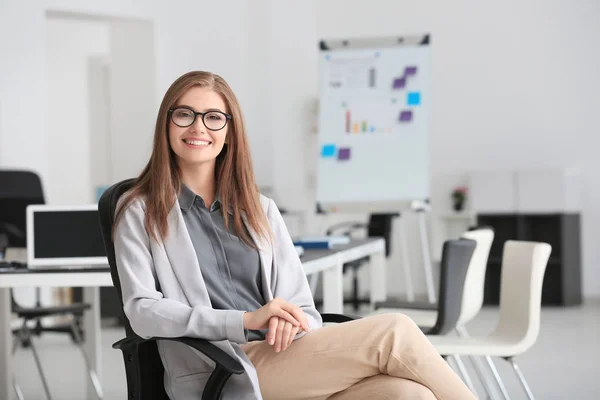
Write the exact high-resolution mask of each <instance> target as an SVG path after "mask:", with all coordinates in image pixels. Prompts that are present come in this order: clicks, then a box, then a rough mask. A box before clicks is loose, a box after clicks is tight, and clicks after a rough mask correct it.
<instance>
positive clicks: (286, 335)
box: [266, 317, 302, 353]
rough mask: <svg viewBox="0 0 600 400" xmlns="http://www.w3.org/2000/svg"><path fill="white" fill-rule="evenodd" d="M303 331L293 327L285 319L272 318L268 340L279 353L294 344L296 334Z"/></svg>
mask: <svg viewBox="0 0 600 400" xmlns="http://www.w3.org/2000/svg"><path fill="white" fill-rule="evenodd" d="M301 330H302V328H300V327H299V326H294V325H292V324H291V323H289V322H288V321H286V320H285V319H283V318H279V317H271V319H270V320H269V332H268V333H267V337H266V340H267V343H269V344H270V345H271V346H273V348H274V349H275V352H277V353H279V352H280V351H283V350H285V349H287V348H288V346H289V345H290V344H292V342H293V341H294V338H295V337H296V334H297V333H298V332H300V331H301Z"/></svg>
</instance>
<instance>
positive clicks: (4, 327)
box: [0, 267, 113, 400]
mask: <svg viewBox="0 0 600 400" xmlns="http://www.w3.org/2000/svg"><path fill="white" fill-rule="evenodd" d="M112 285H113V284H112V279H111V277H110V271H109V269H108V267H106V268H94V269H92V268H86V269H52V270H50V269H47V270H43V271H42V270H36V271H30V270H26V269H25V270H17V271H11V272H2V273H0V399H7V400H13V399H15V398H16V395H15V391H14V389H13V382H12V377H13V370H12V368H13V366H12V346H13V337H12V332H11V328H10V325H11V324H10V321H11V318H12V316H11V301H10V289H11V288H15V287H79V286H81V287H83V288H84V289H83V301H84V302H86V303H89V304H91V306H92V307H91V309H89V310H88V311H86V312H85V313H84V317H83V321H84V324H83V329H84V331H85V343H84V346H85V351H86V352H87V354H88V356H89V358H90V363H91V365H92V367H93V368H94V369H95V370H96V373H97V374H98V379H99V380H100V382H102V368H101V365H102V362H101V355H102V351H101V349H100V344H101V343H102V341H101V338H100V287H101V286H112ZM81 363H82V366H83V359H82V360H81ZM35 376H36V377H37V376H38V375H37V374H35ZM32 379H35V377H33V378H32ZM88 399H96V395H95V392H94V387H93V386H92V385H91V384H89V382H88Z"/></svg>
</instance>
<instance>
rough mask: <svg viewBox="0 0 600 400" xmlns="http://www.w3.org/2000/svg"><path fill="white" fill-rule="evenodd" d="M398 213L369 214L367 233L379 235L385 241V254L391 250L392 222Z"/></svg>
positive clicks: (370, 235)
mask: <svg viewBox="0 0 600 400" xmlns="http://www.w3.org/2000/svg"><path fill="white" fill-rule="evenodd" d="M398 216H400V214H399V213H383V214H370V215H369V225H368V226H367V235H368V236H369V237H381V238H383V240H384V241H385V255H386V257H389V256H390V253H391V251H392V248H391V243H392V222H393V220H394V217H398Z"/></svg>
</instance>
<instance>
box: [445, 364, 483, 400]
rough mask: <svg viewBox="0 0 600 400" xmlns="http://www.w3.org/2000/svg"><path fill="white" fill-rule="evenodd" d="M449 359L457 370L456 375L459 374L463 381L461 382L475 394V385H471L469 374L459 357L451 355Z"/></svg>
mask: <svg viewBox="0 0 600 400" xmlns="http://www.w3.org/2000/svg"><path fill="white" fill-rule="evenodd" d="M450 357H451V358H452V359H453V360H454V363H455V364H456V367H457V368H458V373H459V375H460V377H461V379H462V380H463V382H464V383H465V384H466V385H467V387H468V388H469V389H470V390H471V392H473V393H474V394H477V390H475V385H473V381H472V380H471V377H470V376H469V373H468V372H467V368H466V367H465V364H464V363H463V362H462V360H461V359H460V357H459V356H457V355H451V356H450Z"/></svg>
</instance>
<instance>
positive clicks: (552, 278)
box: [477, 213, 582, 306]
mask: <svg viewBox="0 0 600 400" xmlns="http://www.w3.org/2000/svg"><path fill="white" fill-rule="evenodd" d="M477 224H478V225H479V226H489V227H491V228H493V229H494V232H495V237H494V242H493V244H492V247H491V250H490V255H489V259H488V267H487V272H486V277H485V294H484V304H498V302H499V298H500V273H501V266H502V250H503V247H504V242H506V241H507V240H527V241H540V242H546V243H548V244H550V245H551V246H552V253H551V255H550V259H549V261H548V266H547V267H546V273H545V275H544V283H543V287H542V304H543V305H561V306H571V305H578V304H581V302H582V294H581V285H582V284H581V227H580V215H579V213H547V214H546V213H535V214H533V213H532V214H528V213H510V214H508V213H496V214H494V213H478V214H477Z"/></svg>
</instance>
